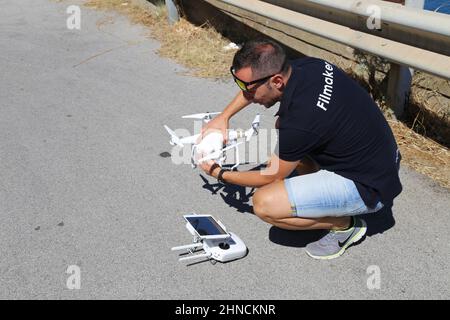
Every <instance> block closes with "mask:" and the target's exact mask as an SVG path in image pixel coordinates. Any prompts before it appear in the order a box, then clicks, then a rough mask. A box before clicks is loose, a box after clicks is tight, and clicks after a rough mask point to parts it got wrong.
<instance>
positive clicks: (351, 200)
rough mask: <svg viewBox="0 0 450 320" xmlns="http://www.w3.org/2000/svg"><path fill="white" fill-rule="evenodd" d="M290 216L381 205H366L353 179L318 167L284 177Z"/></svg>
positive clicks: (343, 212)
mask: <svg viewBox="0 0 450 320" xmlns="http://www.w3.org/2000/svg"><path fill="white" fill-rule="evenodd" d="M284 185H285V186H286V190H287V193H288V196H289V202H290V203H291V208H292V215H293V216H296V217H302V218H323V217H344V216H354V215H359V214H366V213H372V212H376V211H378V210H380V209H381V208H383V204H382V203H381V202H378V203H377V204H376V206H375V207H374V208H368V207H367V206H366V205H365V203H364V201H363V200H362V199H361V196H360V195H359V192H358V189H356V185H355V183H354V182H353V181H352V180H349V179H347V178H344V177H342V176H340V175H338V174H336V173H333V172H330V171H327V170H320V171H317V172H315V173H311V174H307V175H301V176H295V177H292V178H287V179H285V180H284Z"/></svg>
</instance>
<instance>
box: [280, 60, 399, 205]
mask: <svg viewBox="0 0 450 320" xmlns="http://www.w3.org/2000/svg"><path fill="white" fill-rule="evenodd" d="M291 66H292V73H291V76H290V78H289V80H288V83H287V86H286V88H285V91H284V94H283V97H282V99H281V103H280V109H279V111H278V113H277V115H279V140H278V143H279V145H278V148H279V149H278V156H279V158H280V159H282V160H285V161H297V160H301V159H302V158H304V157H306V156H309V157H310V158H312V159H313V160H314V161H316V162H317V163H318V164H319V166H320V167H321V169H325V170H328V171H332V172H334V173H336V174H339V175H341V176H343V177H345V178H348V179H351V180H353V181H354V182H355V185H356V187H357V189H358V191H359V193H360V195H361V198H362V199H363V201H364V203H365V204H366V205H367V206H368V207H371V208H373V207H374V206H375V205H376V203H377V202H378V201H381V202H382V203H383V204H384V205H385V206H389V205H392V201H393V199H394V198H395V197H396V196H397V195H398V194H400V192H401V191H402V185H401V183H400V178H399V175H398V170H399V165H400V160H401V155H400V152H399V150H398V148H397V144H396V142H395V138H394V135H393V134H392V131H391V129H390V127H389V125H388V123H387V121H386V119H385V118H384V116H383V114H382V113H381V111H380V109H379V108H378V106H377V105H376V104H375V102H374V101H373V99H372V98H371V97H370V96H369V94H368V93H367V92H366V91H365V90H364V89H363V88H362V87H361V86H360V85H359V84H357V83H356V82H355V81H354V80H353V79H351V78H350V77H349V76H347V75H346V74H345V73H344V72H343V71H342V70H340V69H339V68H337V67H336V66H334V65H332V64H330V63H328V62H326V61H324V60H321V59H315V58H302V59H298V60H295V61H293V62H292V63H291Z"/></svg>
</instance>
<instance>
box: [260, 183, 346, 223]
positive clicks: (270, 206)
mask: <svg viewBox="0 0 450 320" xmlns="http://www.w3.org/2000/svg"><path fill="white" fill-rule="evenodd" d="M253 211H254V212H255V214H256V215H257V216H258V217H259V218H261V219H262V220H264V221H266V222H267V223H270V224H272V225H274V226H276V227H279V228H282V229H287V230H314V229H326V230H342V229H346V228H348V227H349V226H350V220H351V217H324V218H317V219H312V218H299V217H293V216H292V207H291V203H290V202H289V197H288V193H287V191H286V188H285V185H284V181H275V182H273V183H271V184H269V185H267V186H264V187H261V188H259V189H258V190H257V191H256V192H255V194H254V195H253Z"/></svg>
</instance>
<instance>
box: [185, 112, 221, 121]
mask: <svg viewBox="0 0 450 320" xmlns="http://www.w3.org/2000/svg"><path fill="white" fill-rule="evenodd" d="M219 113H220V112H206V113H195V114H189V115H187V116H182V118H183V119H201V120H205V121H207V120H208V121H209V120H211V115H214V114H219Z"/></svg>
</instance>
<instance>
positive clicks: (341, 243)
mask: <svg viewBox="0 0 450 320" xmlns="http://www.w3.org/2000/svg"><path fill="white" fill-rule="evenodd" d="M353 234H354V233H353V232H352V234H351V235H349V236H348V238H347V239H345V241H344V242H340V241H338V245H339V247H340V248H342V247H343V246H344V245H345V243H346V242H347V241H348V239H350V238H351V237H352V236H353Z"/></svg>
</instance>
